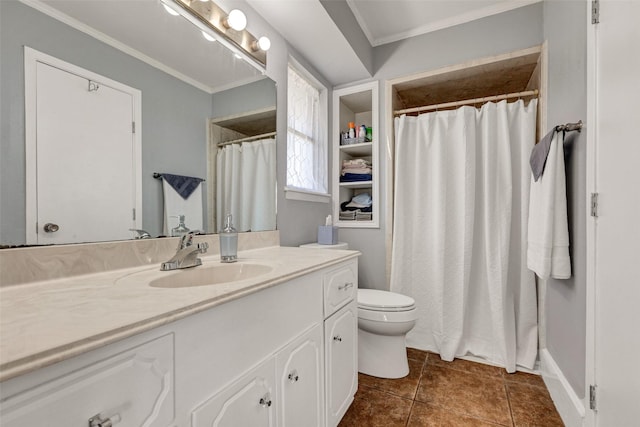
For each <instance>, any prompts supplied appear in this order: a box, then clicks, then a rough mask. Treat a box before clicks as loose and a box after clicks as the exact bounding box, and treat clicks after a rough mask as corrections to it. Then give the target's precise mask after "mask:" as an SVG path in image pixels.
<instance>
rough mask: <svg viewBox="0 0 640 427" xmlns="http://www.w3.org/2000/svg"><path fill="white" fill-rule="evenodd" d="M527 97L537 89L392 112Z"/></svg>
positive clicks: (399, 111) (437, 108)
mask: <svg viewBox="0 0 640 427" xmlns="http://www.w3.org/2000/svg"><path fill="white" fill-rule="evenodd" d="M527 96H538V89H535V90H527V91H524V92H514V93H507V94H504V95H495V96H486V97H484V98H475V99H466V100H464V101H455V102H445V103H444V104H434V105H425V106H424V107H414V108H406V109H404V110H396V111H394V112H393V115H394V116H399V115H402V114H410V113H419V112H422V111H431V110H439V109H441V108H451V107H459V106H462V105H470V104H481V103H482V104H484V103H485V102H490V101H501V100H503V99H510V98H524V97H527Z"/></svg>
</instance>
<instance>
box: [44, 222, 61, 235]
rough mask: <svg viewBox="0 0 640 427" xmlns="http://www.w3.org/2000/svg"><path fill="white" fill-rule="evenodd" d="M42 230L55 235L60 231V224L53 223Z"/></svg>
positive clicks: (49, 223) (47, 224)
mask: <svg viewBox="0 0 640 427" xmlns="http://www.w3.org/2000/svg"><path fill="white" fill-rule="evenodd" d="M42 228H43V229H44V232H45V233H55V232H56V231H58V230H59V229H60V227H58V224H54V223H52V222H48V223H46V224H45V225H44V227H42Z"/></svg>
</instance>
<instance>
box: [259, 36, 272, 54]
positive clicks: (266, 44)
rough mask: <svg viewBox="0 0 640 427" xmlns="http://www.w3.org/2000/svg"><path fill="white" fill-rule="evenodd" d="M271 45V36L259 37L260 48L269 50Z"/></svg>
mask: <svg viewBox="0 0 640 427" xmlns="http://www.w3.org/2000/svg"><path fill="white" fill-rule="evenodd" d="M270 47H271V40H269V37H265V36H262V37H260V38H259V39H258V48H259V49H260V50H262V51H264V52H266V51H268V50H269V48H270Z"/></svg>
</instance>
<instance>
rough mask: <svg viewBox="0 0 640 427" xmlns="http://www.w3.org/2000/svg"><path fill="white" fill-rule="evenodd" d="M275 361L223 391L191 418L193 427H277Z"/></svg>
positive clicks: (271, 359)
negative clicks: (274, 400) (274, 399)
mask: <svg viewBox="0 0 640 427" xmlns="http://www.w3.org/2000/svg"><path fill="white" fill-rule="evenodd" d="M274 385H275V358H274V357H273V356H272V357H270V358H269V359H267V360H266V361H265V362H263V363H262V364H260V365H258V366H257V367H256V368H254V369H252V370H250V371H249V372H247V373H246V374H245V375H243V376H242V377H241V378H240V379H238V380H237V381H236V382H234V383H233V384H231V385H230V386H228V387H226V388H224V389H223V390H222V391H220V393H218V394H216V395H215V396H213V397H212V398H211V399H209V400H207V401H206V402H204V403H203V404H201V405H200V406H198V407H197V408H196V409H195V410H194V411H193V414H192V426H193V427H205V426H206V427H223V426H226V427H243V426H247V427H249V426H250V427H268V426H269V427H275V425H276V422H275V417H276V415H275V406H274V402H273V398H274V394H275V388H274Z"/></svg>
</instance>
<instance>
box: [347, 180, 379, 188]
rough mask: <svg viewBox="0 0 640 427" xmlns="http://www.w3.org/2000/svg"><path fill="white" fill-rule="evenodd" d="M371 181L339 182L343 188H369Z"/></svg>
mask: <svg viewBox="0 0 640 427" xmlns="http://www.w3.org/2000/svg"><path fill="white" fill-rule="evenodd" d="M372 186H373V181H355V182H341V183H340V187H343V188H354V189H357V188H371V187H372Z"/></svg>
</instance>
